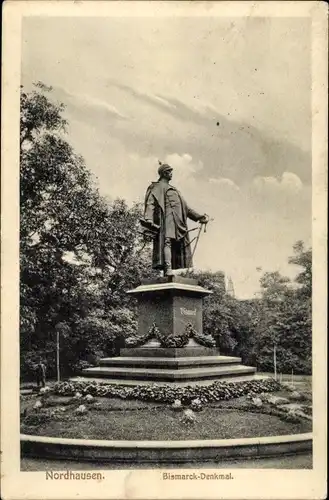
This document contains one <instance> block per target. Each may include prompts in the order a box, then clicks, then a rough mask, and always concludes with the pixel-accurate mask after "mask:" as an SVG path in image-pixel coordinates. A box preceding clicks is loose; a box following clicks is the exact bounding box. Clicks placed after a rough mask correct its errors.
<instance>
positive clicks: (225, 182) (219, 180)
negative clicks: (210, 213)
mask: <svg viewBox="0 0 329 500" xmlns="http://www.w3.org/2000/svg"><path fill="white" fill-rule="evenodd" d="M209 182H210V183H211V184H215V185H216V186H219V187H224V188H226V187H227V188H230V189H233V190H235V191H240V188H239V186H237V184H235V182H233V181H232V180H231V179H227V178H226V177H210V179H209Z"/></svg>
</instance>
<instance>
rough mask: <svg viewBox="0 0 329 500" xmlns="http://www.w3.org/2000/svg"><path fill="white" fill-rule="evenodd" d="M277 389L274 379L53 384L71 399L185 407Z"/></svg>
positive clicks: (61, 393) (278, 386)
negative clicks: (178, 402) (179, 403)
mask: <svg viewBox="0 0 329 500" xmlns="http://www.w3.org/2000/svg"><path fill="white" fill-rule="evenodd" d="M279 389H280V384H279V383H278V382H276V381H275V380H274V379H265V380H246V381H240V382H224V381H222V382H221V381H216V382H214V383H212V384H210V385H208V386H185V387H172V386H171V385H158V384H153V385H150V386H144V385H137V386H134V387H127V386H124V385H114V384H112V385H111V384H105V383H97V382H84V381H83V382H82V381H81V382H79V381H76V382H59V383H57V384H55V385H54V387H53V391H54V393H55V394H58V395H62V396H74V395H75V394H76V393H77V392H78V393H81V394H83V395H86V394H91V395H92V396H103V397H109V398H120V399H137V400H141V401H154V402H161V403H170V404H172V403H173V402H174V401H175V400H181V401H182V403H183V404H189V403H190V402H191V401H193V400H194V399H199V400H200V402H201V403H202V404H205V403H209V402H216V401H222V400H228V399H233V398H237V397H240V396H244V395H248V394H250V393H252V394H260V393H262V392H273V391H277V390H279Z"/></svg>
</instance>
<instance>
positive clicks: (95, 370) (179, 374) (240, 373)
mask: <svg viewBox="0 0 329 500" xmlns="http://www.w3.org/2000/svg"><path fill="white" fill-rule="evenodd" d="M148 349H150V350H152V351H153V349H155V350H156V354H157V355H155V356H154V355H153V356H152V355H150V356H141V355H140V353H142V354H144V353H145V352H144V351H145V350H148ZM185 349H186V348H183V349H181V350H182V351H184V350H185ZM190 349H197V348H190ZM200 349H202V348H200ZM204 349H206V348H204ZM164 351H165V352H164ZM175 351H180V349H163V348H140V350H139V351H137V352H136V351H135V352H134V356H126V355H125V356H119V357H117V358H104V359H102V360H101V361H100V366H96V367H92V368H86V369H85V370H82V372H81V376H82V377H84V378H86V377H90V378H99V379H102V381H104V380H108V382H109V383H111V382H112V380H113V381H114V380H115V381H116V383H117V381H118V380H122V383H123V384H124V383H125V381H127V382H128V383H129V385H131V381H136V382H135V383H136V385H138V384H139V383H140V382H141V381H142V382H145V381H147V382H149V383H155V382H156V383H159V384H161V383H162V384H163V383H165V384H167V383H170V384H171V383H174V384H175V383H191V382H193V383H198V382H201V381H210V382H214V381H215V380H220V379H224V378H225V379H230V378H232V379H236V378H237V377H239V378H240V377H250V378H253V377H254V374H255V372H256V368H254V367H252V366H244V365H242V364H241V358H236V357H232V356H218V353H216V354H212V355H210V356H208V355H200V354H198V355H196V356H192V355H191V353H190V352H189V351H188V354H189V355H188V356H182V355H181V356H176V354H177V353H176V352H175ZM165 353H166V354H167V356H165V355H164V354H165ZM168 353H169V354H170V355H169V356H168ZM125 354H126V353H125ZM161 354H162V355H161ZM194 354H195V353H194Z"/></svg>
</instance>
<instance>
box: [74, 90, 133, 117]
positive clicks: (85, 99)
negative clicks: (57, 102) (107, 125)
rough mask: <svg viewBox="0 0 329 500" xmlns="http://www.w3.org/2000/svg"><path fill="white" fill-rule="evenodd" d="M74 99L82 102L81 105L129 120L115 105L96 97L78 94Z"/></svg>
mask: <svg viewBox="0 0 329 500" xmlns="http://www.w3.org/2000/svg"><path fill="white" fill-rule="evenodd" d="M72 97H73V98H75V99H76V100H78V101H80V105H81V104H82V105H85V106H91V107H94V108H101V109H102V110H105V111H108V112H109V113H111V114H114V115H116V116H117V117H119V118H123V119H127V116H125V115H124V114H123V113H121V112H120V111H119V110H118V109H117V108H116V107H115V106H114V105H113V104H110V103H108V102H105V101H103V100H101V99H97V98H95V97H92V96H88V95H84V94H76V95H75V96H72Z"/></svg>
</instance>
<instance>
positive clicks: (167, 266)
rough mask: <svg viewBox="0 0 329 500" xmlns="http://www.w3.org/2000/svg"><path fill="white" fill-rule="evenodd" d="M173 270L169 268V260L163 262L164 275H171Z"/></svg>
mask: <svg viewBox="0 0 329 500" xmlns="http://www.w3.org/2000/svg"><path fill="white" fill-rule="evenodd" d="M173 275H174V273H173V270H172V268H171V263H170V262H165V276H173Z"/></svg>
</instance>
